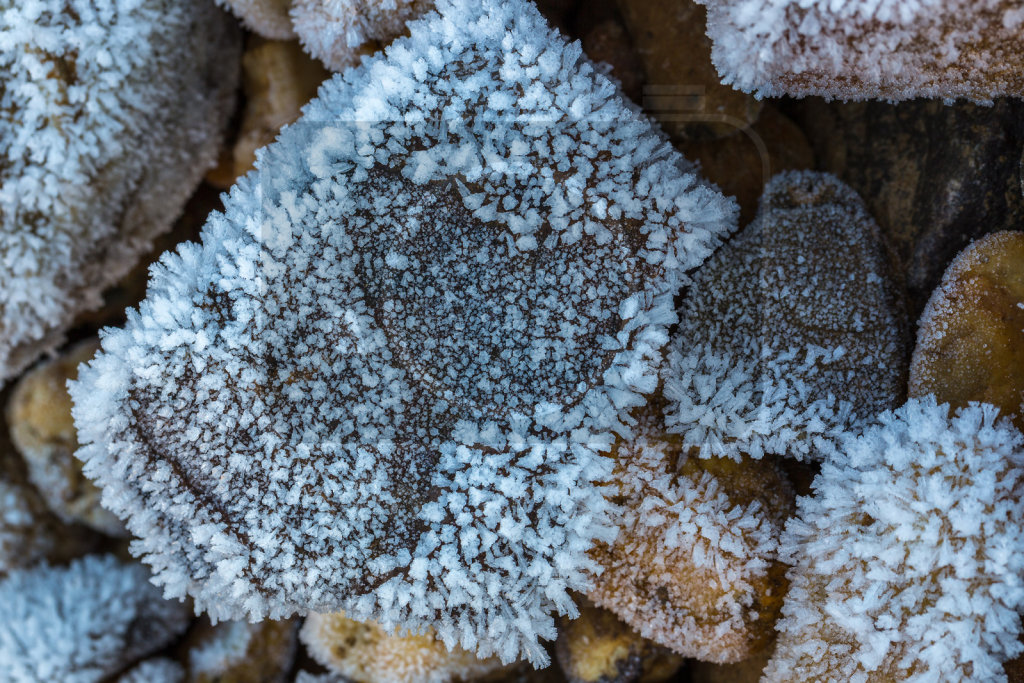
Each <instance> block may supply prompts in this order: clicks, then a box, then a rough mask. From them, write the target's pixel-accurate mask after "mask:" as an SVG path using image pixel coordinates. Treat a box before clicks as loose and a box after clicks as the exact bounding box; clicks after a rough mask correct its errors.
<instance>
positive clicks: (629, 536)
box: [588, 401, 793, 662]
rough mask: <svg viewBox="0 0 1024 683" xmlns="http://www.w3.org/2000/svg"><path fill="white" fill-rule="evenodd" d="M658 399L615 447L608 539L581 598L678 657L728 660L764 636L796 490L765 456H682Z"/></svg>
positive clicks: (745, 653)
mask: <svg viewBox="0 0 1024 683" xmlns="http://www.w3.org/2000/svg"><path fill="white" fill-rule="evenodd" d="M658 403H659V402H658V401H652V407H651V408H648V409H647V410H646V411H645V414H642V415H641V417H640V426H639V427H638V429H637V431H638V435H637V437H635V438H634V439H633V440H630V441H625V442H621V443H619V444H618V445H617V446H616V449H615V450H614V456H615V458H616V468H615V472H614V474H613V477H612V478H613V481H615V482H616V487H615V488H614V489H613V491H614V493H613V494H612V495H613V500H614V501H615V502H616V503H617V504H618V505H620V506H621V507H620V510H621V512H620V517H619V518H618V521H619V525H620V531H619V535H618V537H617V538H616V539H615V541H614V543H610V544H606V543H599V544H597V546H596V547H595V548H594V549H593V550H592V551H591V555H592V556H593V557H594V558H595V559H596V560H597V562H598V564H599V565H600V567H601V569H602V571H601V573H600V574H598V575H597V576H595V577H594V581H593V588H592V589H591V590H590V591H589V594H588V596H589V597H590V598H591V599H592V600H593V601H594V602H595V603H596V604H597V605H599V606H601V607H605V608H607V609H609V610H611V611H612V612H614V613H615V614H616V615H618V616H619V618H621V619H622V620H623V621H625V622H626V623H627V624H629V625H630V626H631V627H632V628H634V629H636V631H637V632H638V633H640V635H642V636H644V637H645V638H649V639H651V640H653V641H654V642H655V643H658V644H660V645H663V646H665V647H667V648H669V649H671V650H673V651H675V652H677V653H679V654H681V655H683V656H685V657H692V658H696V659H702V660H706V661H713V662H736V661H740V660H742V659H744V658H747V657H750V656H751V655H752V654H755V653H757V652H758V651H759V650H762V649H764V648H765V647H766V645H767V644H768V643H770V641H771V639H772V638H773V636H774V632H773V630H772V626H773V624H774V622H775V619H776V618H777V617H778V612H779V609H780V607H781V603H782V596H783V594H784V592H785V583H784V581H783V578H782V575H783V573H784V572H785V567H784V565H782V564H781V563H780V562H778V560H777V557H776V553H777V546H778V537H779V535H780V534H781V531H782V525H783V523H784V521H785V519H786V517H787V516H788V515H789V514H790V513H791V511H792V509H793V492H792V489H791V488H790V486H789V483H788V482H787V481H786V479H785V476H784V475H783V474H782V473H781V471H780V470H778V468H777V467H776V465H775V464H774V463H772V462H770V461H768V460H752V459H750V458H746V457H744V458H743V459H742V460H740V461H733V460H731V459H727V458H713V459H701V458H697V457H695V456H692V455H691V456H687V455H686V452H685V451H684V450H683V449H682V448H681V446H680V439H679V437H676V436H673V435H670V434H666V433H665V428H664V419H663V418H662V417H661V416H660V415H659V414H658V413H657V407H658Z"/></svg>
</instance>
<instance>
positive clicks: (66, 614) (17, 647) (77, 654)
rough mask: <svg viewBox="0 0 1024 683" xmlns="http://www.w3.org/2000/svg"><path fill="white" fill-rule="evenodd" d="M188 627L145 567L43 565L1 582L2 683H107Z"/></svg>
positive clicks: (106, 562)
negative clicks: (156, 585) (105, 681)
mask: <svg viewBox="0 0 1024 683" xmlns="http://www.w3.org/2000/svg"><path fill="white" fill-rule="evenodd" d="M188 624H189V614H188V608H187V607H186V606H184V605H182V604H179V603H177V602H168V601H166V600H164V599H162V598H161V597H160V591H159V590H158V589H157V588H156V587H154V586H153V585H152V584H151V583H150V581H149V572H148V571H147V570H146V569H145V568H144V567H143V566H141V565H139V564H128V565H126V564H121V563H120V562H119V561H118V560H117V559H116V558H115V557H113V556H112V555H89V556H86V557H84V558H81V559H78V560H75V561H73V562H72V563H71V564H70V565H69V566H67V567H49V566H47V565H38V566H36V567H34V568H32V569H25V570H20V571H17V572H12V573H11V574H10V575H9V576H8V577H7V578H5V579H3V580H2V581H0V662H3V674H4V677H5V678H4V680H15V681H61V682H62V683H93V682H95V681H99V680H106V679H107V678H108V677H110V676H112V675H114V674H116V673H118V672H120V671H121V670H123V669H124V668H125V667H126V666H128V665H129V664H131V663H132V662H133V661H134V660H136V659H138V658H140V657H142V656H145V655H146V654H148V653H150V652H153V651H156V650H159V649H161V648H162V647H164V646H165V645H167V644H169V643H170V642H171V641H173V640H174V638H176V637H177V636H178V635H180V634H181V633H182V632H183V631H184V630H185V628H186V627H187V626H188Z"/></svg>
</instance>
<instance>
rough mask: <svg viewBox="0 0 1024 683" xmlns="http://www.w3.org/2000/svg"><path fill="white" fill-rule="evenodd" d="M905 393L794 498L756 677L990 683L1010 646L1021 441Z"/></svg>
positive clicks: (985, 418)
mask: <svg viewBox="0 0 1024 683" xmlns="http://www.w3.org/2000/svg"><path fill="white" fill-rule="evenodd" d="M997 415H998V410H997V409H996V408H995V407H994V406H991V405H987V404H972V405H971V406H968V407H966V408H963V409H960V410H958V411H956V412H955V413H953V414H950V411H949V408H948V406H946V405H945V404H939V405H937V404H936V402H935V400H934V399H933V398H926V399H912V400H911V401H910V402H908V403H907V404H906V405H905V406H904V407H902V408H900V409H899V410H897V411H895V412H886V413H884V414H883V415H882V416H881V417H880V418H879V421H878V424H876V425H873V426H871V427H869V428H868V429H867V430H866V431H865V432H864V433H863V434H862V435H860V436H851V437H849V438H847V439H845V440H844V441H843V444H842V453H841V454H840V455H837V456H834V457H830V458H829V459H827V460H826V461H825V463H824V464H823V466H822V471H821V474H820V475H819V476H818V477H817V478H816V479H815V482H814V485H813V488H814V495H813V497H806V498H801V499H800V500H799V502H798V506H799V513H798V516H797V517H795V518H793V519H792V520H791V521H790V523H789V524H787V527H786V533H785V535H784V537H783V547H782V553H783V555H784V556H785V557H786V559H787V562H789V563H791V564H793V565H794V566H793V568H792V569H791V570H790V572H789V574H788V577H789V579H790V581H791V584H790V589H789V593H788V595H787V596H786V602H785V605H784V606H783V615H784V618H783V619H782V620H781V621H780V622H779V624H778V626H777V629H778V631H779V640H778V645H777V648H776V651H775V654H774V655H773V657H772V660H771V661H770V663H769V665H768V667H767V668H766V669H765V679H764V680H765V681H768V682H771V681H810V680H814V681H837V682H838V681H843V682H846V681H890V680H913V681H954V680H971V681H997V680H1005V676H1004V674H1003V670H1002V666H1001V662H1002V661H1004V660H1006V659H1009V658H1010V657H1012V656H1014V655H1017V654H1019V653H1020V652H1021V651H1022V650H1024V646H1022V644H1021V643H1020V642H1019V641H1018V639H1017V635H1018V632H1019V628H1020V618H1019V617H1018V612H1019V611H1020V610H1021V608H1024V583H1022V577H1024V554H1022V553H1021V552H1020V549H1021V548H1022V547H1024V529H1022V526H1021V519H1024V502H1022V498H1021V496H1022V493H1024V469H1022V466H1024V437H1022V436H1021V434H1020V432H1018V431H1017V430H1016V429H1015V428H1014V427H1013V426H1012V425H1011V424H1010V422H1009V421H1007V420H1006V419H1001V420H999V421H997Z"/></svg>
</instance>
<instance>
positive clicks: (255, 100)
mask: <svg viewBox="0 0 1024 683" xmlns="http://www.w3.org/2000/svg"><path fill="white" fill-rule="evenodd" d="M329 75H330V73H329V72H328V71H327V70H326V69H325V68H324V67H323V66H322V65H321V64H320V63H319V62H318V61H316V60H315V59H313V58H312V57H309V56H308V55H307V54H306V53H304V52H303V51H302V48H301V47H300V46H299V43H298V41H279V40H262V39H259V38H255V39H253V40H252V41H250V42H249V44H248V45H247V46H246V49H245V53H244V54H243V55H242V87H243V89H244V92H245V111H244V113H243V115H242V129H241V132H240V133H239V135H238V140H237V141H236V142H235V149H234V162H235V175H236V176H240V175H243V174H244V173H246V172H248V170H249V169H250V168H252V165H253V163H255V161H256V150H257V149H259V148H260V147H263V146H265V145H268V144H270V143H271V142H273V141H274V138H276V137H277V133H278V131H280V130H281V128H282V127H283V126H285V125H287V124H289V123H291V122H292V121H294V120H295V119H297V118H299V112H300V110H301V109H302V106H303V105H304V104H306V102H309V100H311V99H313V97H314V96H315V95H316V91H317V88H319V87H320V84H321V83H322V82H323V80H324V79H325V78H327V77H328V76H329Z"/></svg>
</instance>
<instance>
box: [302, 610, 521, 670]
mask: <svg viewBox="0 0 1024 683" xmlns="http://www.w3.org/2000/svg"><path fill="white" fill-rule="evenodd" d="M300 637H301V639H302V643H303V645H305V646H306V649H307V651H308V652H309V654H311V655H312V656H313V659H315V660H316V661H317V662H318V663H319V664H321V665H322V666H325V667H327V668H328V669H329V670H330V671H331V672H333V673H336V674H340V675H341V676H342V677H343V679H344V680H351V681H354V682H355V683H403V682H404V681H423V682H424V683H454V682H455V681H460V682H462V683H469V682H470V681H478V680H481V679H484V678H486V677H490V676H492V675H493V674H495V673H496V672H498V671H501V670H502V669H505V668H507V667H506V665H503V664H502V663H501V661H500V660H499V659H498V658H497V657H487V658H479V657H477V656H476V655H474V654H473V653H472V652H468V651H466V650H464V649H462V648H460V647H456V648H455V649H453V650H449V649H448V648H447V647H446V646H445V644H444V643H442V642H441V641H440V640H439V639H438V638H436V637H435V636H434V635H433V634H432V633H429V632H427V633H423V634H418V635H393V634H390V633H388V632H387V631H385V630H384V629H382V628H381V627H380V626H378V625H377V624H374V623H365V624H364V623H360V622H358V621H354V620H352V619H349V618H348V617H346V616H345V615H344V614H342V613H340V612H339V613H335V614H311V615H309V616H308V617H307V618H306V623H305V624H304V625H303V627H302V630H301V631H300Z"/></svg>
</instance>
